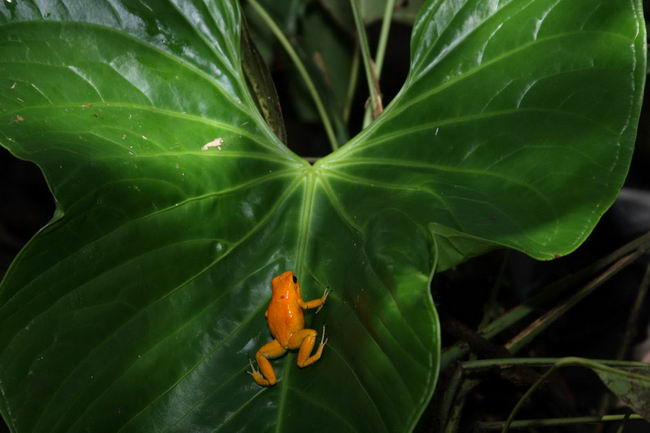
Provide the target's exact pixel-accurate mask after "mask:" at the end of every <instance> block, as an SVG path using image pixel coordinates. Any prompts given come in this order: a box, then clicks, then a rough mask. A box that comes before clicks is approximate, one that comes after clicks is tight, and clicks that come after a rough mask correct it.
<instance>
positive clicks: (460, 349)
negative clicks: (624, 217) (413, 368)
mask: <svg viewBox="0 0 650 433" xmlns="http://www.w3.org/2000/svg"><path fill="white" fill-rule="evenodd" d="M648 249H650V232H648V233H645V234H644V235H642V236H640V237H638V238H636V239H634V240H633V241H630V242H628V243H627V244H625V245H623V246H622V247H620V248H619V249H617V250H616V251H614V252H612V253H610V254H608V255H606V256H604V257H602V258H600V259H599V260H597V261H595V262H594V263H592V264H590V265H588V266H586V267H584V268H582V269H580V270H579V271H577V272H574V273H572V274H570V275H568V276H566V277H563V278H561V279H559V280H557V281H555V282H554V283H552V284H550V285H548V286H546V288H544V289H543V290H542V291H541V292H540V293H539V294H538V295H536V296H533V297H532V298H530V299H529V300H528V301H526V302H525V303H523V304H521V305H519V306H517V307H515V308H513V309H511V310H510V311H508V312H507V313H505V314H503V315H502V316H500V317H499V318H497V319H495V320H494V321H492V322H490V324H489V325H487V326H485V327H484V328H481V329H480V330H479V332H478V334H479V335H480V336H482V337H484V338H487V339H489V338H492V337H494V336H495V335H497V334H499V333H500V332H502V331H503V330H505V329H507V328H509V327H510V326H512V325H514V324H515V323H517V322H519V321H520V320H522V319H524V318H526V317H528V316H529V315H530V314H532V313H533V312H535V311H538V308H539V307H540V306H542V305H545V304H547V303H548V302H550V301H552V300H554V299H556V298H557V297H558V296H560V295H561V294H562V293H564V292H565V291H566V290H568V289H570V288H571V287H573V285H574V284H576V283H577V282H578V281H581V280H583V279H585V278H586V277H587V276H588V275H591V274H592V273H593V272H594V271H596V270H598V269H601V268H603V267H605V266H608V265H610V264H611V263H613V262H615V261H617V260H619V259H620V258H621V257H623V256H625V255H627V254H629V253H630V252H632V251H640V252H645V251H647V250H648ZM618 270H620V269H618ZM468 352H469V345H468V344H467V343H466V342H464V341H460V342H458V343H455V344H453V345H451V346H449V347H447V348H445V349H444V350H443V352H442V358H441V369H443V370H444V369H445V368H446V367H447V366H449V365H450V364H451V363H452V362H454V361H455V360H457V359H459V358H461V357H463V356H465V355H466V354H467V353H468Z"/></svg>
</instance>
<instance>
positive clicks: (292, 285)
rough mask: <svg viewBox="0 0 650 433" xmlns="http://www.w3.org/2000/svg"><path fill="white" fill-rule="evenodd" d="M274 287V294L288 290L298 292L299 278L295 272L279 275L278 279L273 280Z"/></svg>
mask: <svg viewBox="0 0 650 433" xmlns="http://www.w3.org/2000/svg"><path fill="white" fill-rule="evenodd" d="M272 285H273V293H274V294H275V293H277V292H280V291H282V292H285V291H287V290H291V289H293V290H298V287H300V286H299V285H298V278H296V275H295V274H294V273H293V271H286V272H283V273H281V274H280V275H278V276H277V277H275V278H273V281H272Z"/></svg>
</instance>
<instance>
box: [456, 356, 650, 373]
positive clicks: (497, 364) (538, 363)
mask: <svg viewBox="0 0 650 433" xmlns="http://www.w3.org/2000/svg"><path fill="white" fill-rule="evenodd" d="M561 359H564V358H498V359H479V360H472V361H465V362H462V363H461V364H460V366H461V368H462V369H463V370H464V371H467V372H472V373H478V372H481V371H486V370H492V369H495V368H498V369H500V370H501V369H504V368H510V367H515V366H520V365H524V366H527V367H550V366H551V365H554V364H556V363H557V362H558V361H560V360H561ZM593 361H595V362H597V363H599V364H603V365H607V366H611V367H618V368H619V369H625V368H631V369H633V368H648V363H647V362H637V361H613V360H610V359H604V360H599V359H594V360H593Z"/></svg>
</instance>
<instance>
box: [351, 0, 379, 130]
mask: <svg viewBox="0 0 650 433" xmlns="http://www.w3.org/2000/svg"><path fill="white" fill-rule="evenodd" d="M358 2H359V0H350V6H351V7H352V15H353V16H354V25H355V27H356V29H357V36H358V38H359V46H360V47H361V58H362V59H363V66H364V69H365V72H366V81H367V82H368V90H369V92H370V105H371V107H372V117H373V118H375V117H377V116H379V114H380V113H381V112H382V110H383V108H382V106H381V99H380V96H379V90H378V88H379V84H378V79H377V76H376V74H375V66H374V65H373V62H372V59H371V58H370V47H369V46H368V37H367V35H366V29H365V27H364V25H363V19H362V17H361V12H360V11H359V3H358Z"/></svg>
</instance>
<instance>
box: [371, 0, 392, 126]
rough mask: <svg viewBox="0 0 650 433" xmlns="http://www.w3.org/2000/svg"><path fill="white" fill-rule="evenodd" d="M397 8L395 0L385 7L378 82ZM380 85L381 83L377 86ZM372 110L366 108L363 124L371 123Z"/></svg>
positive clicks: (379, 47) (376, 67)
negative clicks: (394, 12)
mask: <svg viewBox="0 0 650 433" xmlns="http://www.w3.org/2000/svg"><path fill="white" fill-rule="evenodd" d="M394 10H395V0H387V1H386V7H385V9H384V16H383V18H382V22H381V30H380V32H379V43H378V44H377V53H376V54H375V75H376V78H377V83H379V79H380V78H381V70H382V68H383V66H384V56H385V54H386V45H387V44H388V34H389V33H390V25H391V24H392V22H393V11H394ZM377 87H379V85H378V86H377ZM371 115H372V112H371V110H370V108H366V114H365V115H364V118H363V126H364V127H366V126H368V124H369V123H370V120H371V118H370V116H371Z"/></svg>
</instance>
